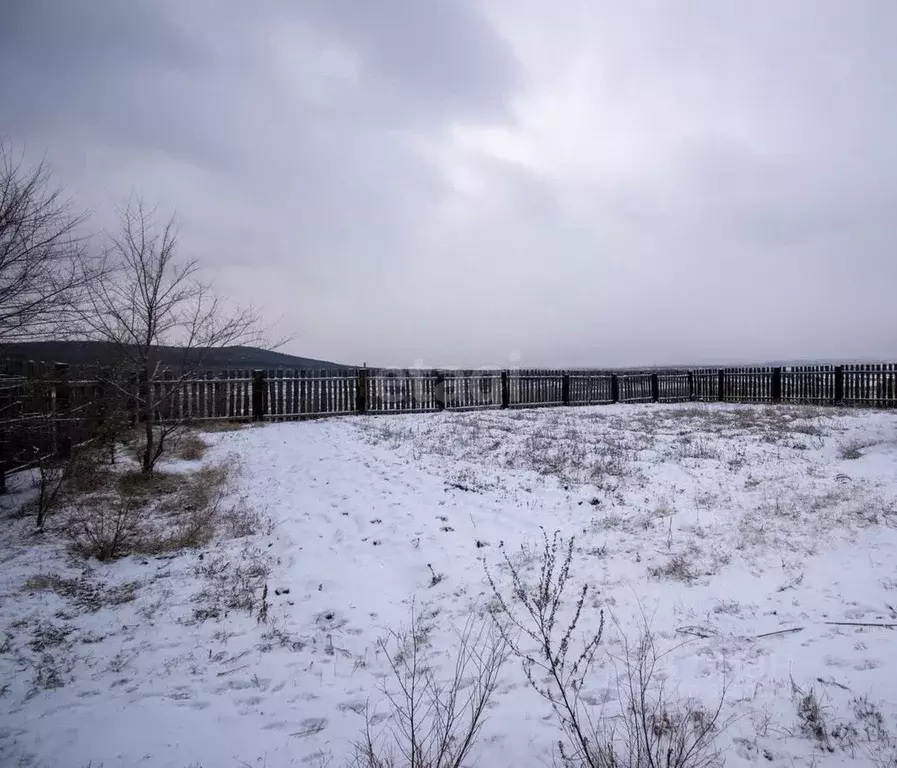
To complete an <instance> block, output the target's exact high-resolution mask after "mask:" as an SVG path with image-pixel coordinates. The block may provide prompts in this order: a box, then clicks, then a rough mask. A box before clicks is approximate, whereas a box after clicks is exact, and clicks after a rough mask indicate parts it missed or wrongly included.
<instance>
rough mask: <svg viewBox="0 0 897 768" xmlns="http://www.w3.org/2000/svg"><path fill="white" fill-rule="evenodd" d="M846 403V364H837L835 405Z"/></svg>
mask: <svg viewBox="0 0 897 768" xmlns="http://www.w3.org/2000/svg"><path fill="white" fill-rule="evenodd" d="M843 403H844V366H843V365H836V366H835V405H842V404H843Z"/></svg>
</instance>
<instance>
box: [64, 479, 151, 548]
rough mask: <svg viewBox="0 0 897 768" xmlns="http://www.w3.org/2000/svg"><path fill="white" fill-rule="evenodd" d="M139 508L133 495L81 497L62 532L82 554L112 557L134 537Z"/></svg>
mask: <svg viewBox="0 0 897 768" xmlns="http://www.w3.org/2000/svg"><path fill="white" fill-rule="evenodd" d="M141 512H142V504H141V502H140V499H139V498H138V497H136V496H134V495H120V496H106V497H102V498H93V499H85V500H83V501H81V502H78V503H76V504H75V508H74V512H73V514H72V515H71V516H70V517H69V519H68V521H67V524H66V526H65V532H66V534H67V535H68V537H69V538H70V540H71V541H72V544H73V545H74V548H75V550H76V551H77V552H78V553H79V554H81V555H82V556H84V557H95V558H97V560H100V561H104V560H112V559H114V558H116V557H119V556H121V555H123V554H125V553H126V552H127V551H129V549H130V547H131V546H132V545H133V543H134V542H135V541H136V540H137V538H138V536H139V534H140V525H141V517H142V515H141Z"/></svg>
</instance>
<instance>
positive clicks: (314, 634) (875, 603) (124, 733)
mask: <svg viewBox="0 0 897 768" xmlns="http://www.w3.org/2000/svg"><path fill="white" fill-rule="evenodd" d="M206 440H207V441H208V442H210V443H211V444H212V448H211V450H210V451H209V452H208V453H207V455H206V457H205V459H204V461H205V462H207V463H220V462H226V463H229V464H231V465H232V466H234V468H235V469H234V472H235V477H234V482H235V490H234V493H235V494H236V495H237V496H240V497H242V499H243V502H242V503H244V504H248V505H250V506H252V507H254V508H255V509H257V510H258V511H259V512H262V513H264V514H265V515H266V516H267V517H269V518H270V521H271V526H270V529H267V530H265V531H263V532H260V533H257V534H255V535H253V536H249V537H243V538H239V539H230V540H227V541H222V542H221V543H219V544H216V545H213V546H212V547H209V548H206V549H205V550H204V551H188V552H185V553H181V554H178V555H176V556H175V555H165V556H163V557H128V558H124V559H122V560H118V561H115V562H112V563H98V562H97V561H92V562H85V561H84V560H83V559H80V558H78V557H76V556H74V555H72V554H70V553H68V552H67V550H66V545H65V542H64V541H63V540H61V539H58V540H57V539H56V538H54V536H53V535H52V534H49V535H47V536H46V538H44V539H43V540H41V541H40V542H39V543H35V540H34V538H33V537H30V536H25V535H24V531H25V530H26V528H25V526H26V523H25V522H23V521H19V522H13V521H9V522H7V521H4V527H5V528H6V530H5V531H4V533H3V537H4V542H5V543H4V544H3V547H2V552H0V652H2V653H0V695H2V697H0V712H2V719H0V765H3V766H7V765H8V766H29V767H30V768H82V767H83V766H88V765H90V766H92V768H98V767H99V766H103V768H124V767H126V766H127V767H130V766H147V768H186V767H187V766H203V768H230V767H233V768H238V767H239V766H252V767H253V768H255V767H256V766H259V768H262V767H264V768H280V767H281V766H292V765H326V764H328V763H330V764H332V765H334V766H339V765H343V764H344V762H345V759H346V757H347V755H349V753H350V752H351V748H352V743H353V742H354V741H356V740H357V739H358V738H359V736H360V732H361V729H362V728H363V726H364V721H365V716H364V713H365V709H366V707H368V708H369V711H370V712H373V713H374V714H375V720H377V719H379V717H377V715H382V714H385V713H386V712H387V708H386V706H385V697H384V695H383V693H382V689H383V687H384V686H387V687H388V686H389V684H390V678H389V674H388V673H389V666H388V663H387V660H386V658H385V657H384V654H383V653H382V652H381V651H380V650H379V648H378V641H379V640H380V639H382V638H384V637H385V636H386V635H387V632H388V630H390V629H397V628H399V627H400V626H402V625H407V624H408V622H409V620H410V615H411V606H412V603H413V604H414V606H415V611H416V612H417V614H418V615H419V616H424V617H426V619H427V621H428V622H429V623H430V625H431V629H430V635H431V638H432V640H433V644H434V647H435V648H436V649H444V648H448V647H450V645H451V643H452V640H453V638H454V637H455V635H454V634H453V632H454V630H453V626H459V625H462V624H463V623H464V622H465V620H466V619H467V617H469V616H470V615H471V612H474V615H482V616H484V617H485V620H487V621H488V615H489V614H488V610H489V608H490V606H491V605H493V603H494V601H493V596H492V593H491V590H490V587H489V585H488V582H487V580H486V578H485V571H486V568H488V569H489V570H490V572H491V573H492V574H493V576H494V578H495V580H496V582H497V584H499V587H500V589H502V588H504V586H506V585H507V572H506V570H504V569H502V568H501V567H500V564H501V555H500V552H499V545H500V543H503V544H504V547H505V550H506V551H507V552H508V553H509V554H510V555H511V556H512V559H513V560H514V562H516V563H518V564H519V566H520V567H521V568H522V569H523V571H524V573H526V574H527V575H528V576H535V575H536V574H537V571H538V567H539V563H538V554H539V551H540V546H541V541H542V539H541V536H542V534H541V532H540V526H543V527H544V528H545V529H546V530H547V531H548V532H549V533H551V532H553V531H554V530H559V531H560V532H561V535H563V536H565V537H568V536H575V537H576V544H575V551H574V561H573V577H572V578H573V581H574V582H575V584H573V586H572V587H571V590H570V593H571V594H570V599H571V601H573V600H574V595H573V593H575V592H577V591H578V588H579V587H580V586H581V585H582V584H583V583H585V582H588V583H590V584H592V585H594V587H595V589H596V590H597V592H596V594H595V595H594V597H590V598H589V599H588V602H587V604H586V606H585V609H584V612H583V616H582V618H581V621H580V626H579V629H578V630H577V637H575V638H574V640H578V639H579V636H580V635H582V636H584V635H586V634H587V633H588V631H589V630H592V631H594V630H595V629H596V628H597V625H598V622H599V615H600V611H601V609H603V610H604V612H605V615H606V619H607V622H606V630H605V635H604V639H603V642H602V645H601V647H600V648H599V652H598V656H597V657H596V669H595V670H594V673H593V674H592V675H591V676H590V678H589V679H588V680H587V681H586V689H585V690H584V692H583V696H582V698H583V699H584V700H585V701H587V702H593V703H594V704H595V706H596V707H597V708H599V709H601V708H602V707H603V708H604V709H605V710H607V709H608V708H610V709H613V707H614V706H615V701H616V698H617V692H618V686H617V682H616V680H615V674H618V673H619V662H616V663H615V662H613V661H612V657H618V656H619V651H620V648H621V639H622V637H623V636H625V637H627V638H629V639H630V641H631V640H633V639H634V638H637V634H638V632H639V628H640V626H642V625H643V624H644V623H645V622H647V623H648V624H649V625H650V628H651V632H652V633H653V635H654V638H655V642H656V645H657V648H658V650H659V651H661V652H663V653H665V654H666V655H665V656H664V657H663V658H662V660H661V662H660V668H661V672H662V675H663V677H664V680H665V683H664V685H665V689H666V691H667V695H668V696H669V697H670V698H671V699H672V700H673V701H676V700H679V701H686V700H689V699H695V700H698V701H700V702H703V704H704V705H705V706H706V707H707V708H711V709H712V708H713V707H714V706H715V705H716V703H717V702H718V701H719V700H720V697H724V704H723V710H722V714H721V722H722V723H723V724H724V725H725V727H724V728H723V729H722V730H721V731H720V733H719V734H718V735H717V740H716V743H717V745H718V746H719V747H720V748H722V749H723V750H724V755H725V758H726V762H727V765H730V766H739V765H749V764H754V763H763V764H772V765H787V766H791V765H820V766H824V765H845V764H857V765H887V764H889V763H888V762H887V760H888V759H893V757H890V758H889V755H890V754H891V752H890V751H889V750H891V749H892V745H890V744H888V743H887V740H886V739H883V738H881V737H882V734H881V733H877V734H873V735H870V734H867V732H866V731H867V730H869V729H868V728H867V726H868V725H869V720H870V716H868V711H869V710H870V709H874V710H876V711H880V713H881V714H882V716H883V721H882V725H883V730H888V731H890V733H891V734H893V735H894V736H895V737H897V654H895V650H897V643H895V638H897V635H895V634H894V631H893V630H892V629H890V628H888V627H886V626H864V625H884V624H889V623H891V624H897V528H895V525H894V523H895V521H897V414H892V413H887V412H875V411H842V410H834V409H830V410H810V409H796V408H784V407H783V408H775V409H773V408H749V407H740V406H739V407H735V406H733V407H727V406H721V405H719V406H718V405H712V406H698V407H695V406H694V405H683V406H656V405H655V406H623V405H620V406H604V407H597V408H576V409H546V410H527V411H487V412H475V413H444V414H433V415H419V416H388V417H387V416H384V417H351V418H343V419H331V420H322V421H314V422H303V423H285V424H274V425H268V426H265V427H260V428H246V429H243V430H240V431H235V432H229V433H228V432H225V433H221V434H214V435H208V436H206ZM849 456H854V457H858V458H847V457H849ZM265 567H268V568H269V569H270V570H269V572H268V575H267V578H265V576H264V574H265ZM263 582H266V583H267V585H268V593H267V602H268V604H269V606H268V608H267V616H266V617H263V618H265V620H264V621H260V617H259V616H258V607H259V601H260V599H261V598H260V594H259V591H260V588H261V586H262V584H263ZM235 583H237V584H239V585H240V586H241V587H243V588H246V589H249V590H255V603H254V605H253V607H252V608H250V609H247V610H241V609H239V608H232V609H229V610H228V609H227V604H228V599H227V596H226V595H225V593H226V592H227V590H229V589H233V588H234V584H235ZM508 594H510V592H509V593H508ZM836 622H844V623H840V624H839V623H836ZM850 622H853V624H851V623H850ZM795 687H797V688H799V689H800V690H802V691H803V692H804V693H805V694H806V693H807V692H809V691H810V689H813V690H814V692H815V695H816V697H817V699H818V701H819V702H820V704H821V705H822V714H823V716H824V718H825V720H826V725H825V727H826V729H827V731H826V733H827V734H829V735H831V734H835V736H833V737H832V738H830V739H829V747H830V749H831V750H832V751H829V750H828V749H826V748H824V747H823V746H821V745H820V743H819V742H818V740H815V739H814V738H812V736H811V735H809V734H807V733H806V732H805V730H803V729H802V728H801V723H800V721H799V719H798V714H797V703H796V701H797V699H798V698H799V695H798V694H796V693H795ZM855 700H860V704H857V701H855ZM864 707H865V709H863V708H864ZM863 712H866V713H867V716H866V717H865V718H864V716H863V714H862V713H863ZM873 717H874V718H877V715H874V716H873ZM384 722H385V721H384ZM851 728H855V729H856V732H855V733H854V732H853V731H852V730H851ZM881 730H882V729H881V728H880V729H879V731H881ZM843 734H847V735H846V736H844V737H843V738H841V739H839V738H836V736H843ZM559 737H560V732H559V730H558V727H557V724H556V722H555V719H554V718H553V716H552V713H551V709H550V707H549V706H548V705H547V704H546V702H545V701H544V700H542V699H540V698H539V696H538V695H537V694H536V693H535V692H534V691H533V690H531V688H529V687H528V685H527V683H526V678H525V677H524V674H523V672H522V669H521V665H520V663H519V662H518V661H517V660H515V659H513V658H512V659H510V660H509V661H508V662H507V663H506V665H505V666H504V667H503V669H502V671H501V673H500V682H499V686H498V689H497V692H496V695H495V697H494V699H493V701H492V704H491V706H490V709H489V714H488V721H487V722H486V725H485V727H484V729H483V731H482V734H481V739H480V741H479V743H478V745H477V747H476V749H475V750H474V757H475V758H476V761H477V763H478V764H479V765H482V766H489V767H490V768H491V767H492V766H523V765H526V766H529V765H544V764H550V763H551V762H552V760H553V759H554V758H555V757H556V753H555V749H556V744H557V740H558V738H559ZM895 743H897V742H895Z"/></svg>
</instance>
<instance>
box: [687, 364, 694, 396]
mask: <svg viewBox="0 0 897 768" xmlns="http://www.w3.org/2000/svg"><path fill="white" fill-rule="evenodd" d="M688 399H689V401H691V400H694V399H695V373H694V371H689V372H688Z"/></svg>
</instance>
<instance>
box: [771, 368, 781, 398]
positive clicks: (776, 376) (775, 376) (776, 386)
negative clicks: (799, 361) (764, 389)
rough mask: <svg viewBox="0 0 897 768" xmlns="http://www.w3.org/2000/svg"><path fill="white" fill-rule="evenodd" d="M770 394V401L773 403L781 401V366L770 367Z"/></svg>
mask: <svg viewBox="0 0 897 768" xmlns="http://www.w3.org/2000/svg"><path fill="white" fill-rule="evenodd" d="M771 390H772V391H771V393H770V394H771V395H772V401H773V402H774V403H780V402H782V369H781V368H778V367H777V368H773V369H772V387H771Z"/></svg>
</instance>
